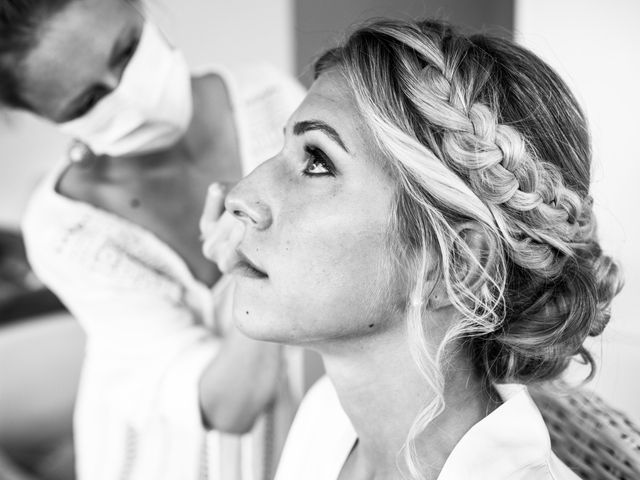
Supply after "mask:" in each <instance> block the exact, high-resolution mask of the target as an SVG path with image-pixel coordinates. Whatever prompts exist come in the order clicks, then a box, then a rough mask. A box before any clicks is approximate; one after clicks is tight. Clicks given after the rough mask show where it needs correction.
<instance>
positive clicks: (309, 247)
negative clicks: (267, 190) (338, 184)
mask: <svg viewBox="0 0 640 480" xmlns="http://www.w3.org/2000/svg"><path fill="white" fill-rule="evenodd" d="M312 203H313V205H315V208H314V211H313V212H311V211H309V210H308V209H307V208H305V207H304V206H303V204H301V203H300V202H298V203H296V205H297V206H298V208H296V209H295V210H294V209H292V210H291V211H286V212H282V214H281V216H280V218H286V220H287V221H286V222H285V223H282V224H281V225H279V226H277V228H276V231H275V232H272V234H271V235H270V241H269V243H268V244H265V245H264V247H263V251H262V252H261V251H260V250H261V249H258V250H257V251H255V252H254V253H255V254H256V255H257V256H258V257H260V256H261V255H266V256H267V257H268V258H269V260H270V262H269V280H268V281H267V282H262V283H260V282H255V281H253V283H252V281H251V280H247V281H246V282H245V285H240V288H239V291H238V293H237V297H236V299H237V302H236V305H237V306H238V309H237V312H236V317H237V318H238V320H239V325H240V327H241V328H242V329H243V330H244V331H245V333H248V334H250V335H252V336H256V333H258V335H257V336H259V337H260V338H263V339H271V340H277V341H284V342H286V343H305V342H312V341H317V340H322V339H325V338H336V337H341V336H345V335H354V334H357V332H358V331H361V330H362V331H365V332H366V331H367V330H368V329H369V328H372V327H370V325H372V324H373V325H374V326H377V325H378V324H379V323H380V322H383V321H386V320H387V319H388V318H389V317H390V314H389V308H390V307H389V305H390V304H391V303H392V302H390V301H389V294H388V292H389V291H390V283H391V279H390V271H391V269H390V268H389V266H388V264H389V261H388V256H389V254H388V250H387V228H388V225H387V220H386V217H385V216H384V215H383V214H381V212H384V211H385V208H384V205H380V206H378V207H377V208H378V210H376V207H375V206H374V205H371V204H368V205H367V204H361V205H360V206H359V207H357V206H355V205H354V204H353V203H352V204H351V206H349V207H345V202H340V207H339V208H338V206H335V207H332V206H331V205H327V204H324V205H325V206H324V207H323V208H321V209H319V208H318V207H317V206H318V203H314V202H309V204H312ZM272 242H273V243H272ZM243 306H244V307H246V308H243ZM254 313H255V317H254ZM252 317H254V318H252ZM256 322H258V323H257V324H256Z"/></svg>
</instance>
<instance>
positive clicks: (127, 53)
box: [120, 38, 140, 62]
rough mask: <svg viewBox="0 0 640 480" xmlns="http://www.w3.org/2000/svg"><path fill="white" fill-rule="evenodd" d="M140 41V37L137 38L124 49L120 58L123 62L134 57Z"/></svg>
mask: <svg viewBox="0 0 640 480" xmlns="http://www.w3.org/2000/svg"><path fill="white" fill-rule="evenodd" d="M139 41H140V39H139V38H136V39H135V40H134V41H133V42H131V43H130V44H129V45H128V46H127V48H125V49H124V50H123V52H122V54H121V55H120V59H121V61H122V62H127V61H129V60H131V57H133V54H134V53H136V50H137V48H138V42H139Z"/></svg>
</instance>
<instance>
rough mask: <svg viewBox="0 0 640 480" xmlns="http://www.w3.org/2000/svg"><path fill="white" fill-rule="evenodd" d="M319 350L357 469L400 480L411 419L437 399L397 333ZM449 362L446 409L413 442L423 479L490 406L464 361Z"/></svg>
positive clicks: (434, 471)
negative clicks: (351, 436)
mask: <svg viewBox="0 0 640 480" xmlns="http://www.w3.org/2000/svg"><path fill="white" fill-rule="evenodd" d="M399 323H402V322H399ZM353 343H354V342H350V345H344V347H345V348H340V349H339V351H336V349H333V350H332V351H331V352H330V353H327V352H322V354H323V359H324V362H325V366H326V369H327V374H328V375H329V377H330V378H331V380H332V382H333V384H334V385H335V388H336V390H337V392H338V396H339V398H340V402H341V404H342V407H343V408H344V410H345V412H346V413H347V415H348V416H349V418H350V420H351V422H352V424H353V426H354V428H355V430H356V433H357V435H358V444H357V447H356V449H355V450H354V453H353V455H355V457H356V460H354V462H355V463H357V465H358V466H357V467H356V468H357V469H358V470H360V471H361V472H362V474H363V475H365V476H366V477H367V478H398V477H399V476H400V471H399V470H398V468H399V467H398V465H400V466H402V465H404V464H405V462H404V461H403V460H402V451H403V447H404V445H405V442H406V440H407V435H408V433H409V430H410V428H411V426H412V425H413V423H414V421H415V419H416V417H417V415H418V414H419V413H421V412H422V411H423V409H424V408H425V407H426V406H427V405H428V404H429V403H430V402H432V401H433V400H434V399H435V398H436V393H435V392H433V391H432V390H431V389H430V387H429V386H428V383H427V381H426V380H425V378H424V376H423V375H422V374H421V373H420V371H419V370H418V367H417V365H416V363H415V362H414V360H413V358H412V357H411V355H410V353H409V345H408V341H407V334H406V331H405V330H404V328H403V325H402V327H401V328H399V329H397V330H396V331H392V332H386V333H384V334H381V335H379V336H373V337H371V338H368V339H365V340H363V339H359V340H358V341H357V345H354V344H353ZM453 362H454V363H453V364H449V365H450V367H451V369H450V371H452V372H455V374H454V375H448V376H447V380H446V385H447V386H446V389H445V392H443V394H444V399H445V409H444V411H443V412H442V413H441V414H440V415H439V416H438V417H437V418H436V419H435V420H433V421H432V422H431V423H430V424H429V425H428V427H427V428H426V430H425V431H424V432H422V433H421V434H420V435H419V436H418V438H417V440H416V447H417V451H418V456H419V463H420V465H423V466H424V465H428V466H429V469H428V470H427V471H425V472H424V474H425V475H426V477H425V478H428V479H435V478H437V475H438V473H439V472H440V470H441V469H442V466H443V465H444V463H445V461H446V459H447V457H448V456H449V454H450V453H451V451H452V450H453V448H454V446H455V445H456V444H457V443H458V441H459V440H460V439H461V438H462V436H463V435H464V434H465V433H466V432H467V431H468V430H469V428H471V426H473V425H474V424H475V423H477V422H478V421H480V420H481V419H482V418H484V417H485V416H486V415H487V413H488V412H489V411H490V410H491V409H492V405H491V402H490V400H489V399H488V395H487V394H486V393H484V392H483V391H482V388H481V386H480V382H479V380H478V379H477V378H476V376H475V375H473V374H472V373H471V369H470V368H469V365H467V364H466V362H465V361H464V360H463V359H462V358H455V359H453Z"/></svg>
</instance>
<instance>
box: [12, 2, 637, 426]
mask: <svg viewBox="0 0 640 480" xmlns="http://www.w3.org/2000/svg"><path fill="white" fill-rule="evenodd" d="M149 10H150V12H151V13H152V15H153V16H154V17H155V18H156V19H157V20H158V22H159V23H160V24H161V25H162V26H163V27H164V29H165V30H166V31H167V33H168V34H169V36H170V37H171V38H172V40H174V42H175V43H176V44H177V45H179V46H180V47H181V48H182V49H183V50H184V51H185V53H186V55H187V58H188V59H189V61H190V62H191V64H192V65H193V66H198V65H206V64H210V63H226V64H238V63H243V62H246V61H248V62H251V61H254V60H255V59H258V60H265V61H268V62H271V63H273V64H275V65H276V66H279V67H280V68H282V69H284V70H286V71H289V72H291V73H296V74H300V75H301V78H302V79H303V81H305V82H308V76H304V75H303V73H304V72H305V70H306V68H307V66H308V65H309V63H310V62H311V60H312V57H313V56H314V55H315V54H316V53H317V52H319V51H320V50H321V49H323V48H326V47H328V46H331V45H332V44H333V43H334V42H335V41H336V40H338V39H339V38H340V37H341V35H342V33H343V31H344V29H345V28H347V27H349V26H350V25H352V24H353V23H354V22H357V21H359V20H362V19H365V18H369V17H372V16H394V17H401V18H402V17H404V18H406V17H415V16H421V17H422V16H437V17H440V18H445V19H448V20H450V21H451V22H453V23H458V24H462V25H464V26H466V27H470V28H473V29H476V28H482V29H484V30H488V31H490V32H493V33H497V34H500V35H507V36H510V35H511V33H510V32H511V31H515V36H516V38H517V39H518V41H520V42H522V43H523V44H524V45H526V46H528V47H530V48H532V49H533V50H534V51H536V52H537V53H538V54H540V55H541V56H542V57H543V58H545V59H546V60H547V61H549V62H550V63H551V64H552V65H553V66H554V67H556V68H557V69H558V70H559V71H560V72H561V74H562V75H563V76H564V77H565V79H566V80H567V81H568V82H569V83H570V84H571V85H572V86H573V88H574V90H575V91H576V92H577V94H578V96H579V98H580V100H581V102H582V104H583V105H584V107H585V109H586V111H587V114H588V116H589V118H590V120H591V124H592V130H593V134H594V135H593V139H594V152H595V168H594V178H595V183H594V196H595V198H596V208H597V210H598V214H599V217H600V229H601V236H602V239H603V243H604V246H605V248H607V250H609V251H610V252H611V253H613V254H614V255H616V256H617V257H618V258H619V259H620V260H621V261H622V263H623V265H624V267H625V271H626V277H627V286H626V288H625V291H624V293H623V294H622V295H621V297H620V299H619V301H618V302H617V304H616V307H615V309H614V312H613V320H612V322H611V328H610V329H609V330H608V331H607V332H606V334H605V336H604V339H603V340H598V341H596V342H594V343H593V348H594V350H595V352H596V354H597V355H598V356H599V357H601V360H602V368H601V372H600V374H599V376H598V377H597V379H596V381H595V382H594V384H593V385H594V388H595V389H596V390H598V391H599V392H600V393H602V394H603V395H604V396H605V397H606V398H607V399H608V400H609V401H610V402H611V403H613V404H614V405H618V406H620V407H621V408H624V409H625V410H626V411H627V412H629V413H630V414H631V415H632V416H633V417H634V418H635V419H636V420H638V421H640V401H638V400H639V399H640V385H639V384H638V382H637V381H636V379H637V373H636V371H637V370H638V369H639V368H640V321H638V320H636V318H635V317H636V315H635V312H636V308H635V304H634V299H635V297H636V296H637V295H638V294H640V254H638V252H637V251H635V250H634V249H633V248H632V242H633V238H634V237H637V236H638V235H639V234H640V220H639V215H638V214H637V213H636V209H637V206H638V205H640V187H639V186H638V182H639V181H640V158H639V154H640V147H639V146H638V142H637V140H636V137H637V131H638V129H639V127H640V122H638V120H637V112H638V111H640V95H639V94H638V92H637V89H638V87H637V85H640V65H639V61H640V60H639V59H640V56H639V55H638V54H637V50H638V48H639V47H640V29H638V25H639V24H640V2H638V1H637V0H609V1H608V2H602V1H600V0H561V1H558V0H449V1H444V0H442V1H428V0H322V1H318V0H315V1H314V0H269V1H268V2H265V1H264V0H234V1H232V2H222V1H219V0H213V1H212V0H180V1H176V0H149ZM66 141H67V140H66V139H64V138H62V137H61V136H59V135H58V134H57V133H56V132H55V130H54V129H53V128H52V127H51V126H50V125H47V124H44V123H42V122H39V121H37V120H35V119H33V118H31V117H29V116H28V115H18V114H0V226H17V225H18V223H19V219H20V216H21V214H22V211H23V208H24V205H25V202H26V199H27V197H28V195H29V192H30V191H31V189H32V188H33V186H34V185H35V183H36V182H37V180H38V179H39V178H40V177H41V175H42V174H43V173H44V172H45V171H46V169H47V168H48V166H49V165H51V164H52V163H53V162H55V161H56V160H57V159H58V158H59V157H60V156H61V155H64V152H65V148H66ZM318 372H319V366H318V364H317V359H315V358H314V357H310V358H309V361H308V374H309V376H310V378H311V377H313V376H315V375H317V374H318Z"/></svg>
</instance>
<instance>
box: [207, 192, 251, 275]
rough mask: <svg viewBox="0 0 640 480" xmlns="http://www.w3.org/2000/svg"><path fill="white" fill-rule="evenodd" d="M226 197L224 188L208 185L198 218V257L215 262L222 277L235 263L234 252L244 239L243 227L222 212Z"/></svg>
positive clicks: (236, 258) (235, 255) (236, 256)
mask: <svg viewBox="0 0 640 480" xmlns="http://www.w3.org/2000/svg"><path fill="white" fill-rule="evenodd" d="M226 195H227V187H226V186H224V185H222V184H220V183H214V184H212V185H211V186H210V187H209V190H208V191H207V199H206V200H205V204H204V210H203V212H202V216H201V217H200V234H201V238H202V240H203V243H202V253H203V254H204V256H205V257H207V258H208V259H209V260H212V261H213V262H215V263H216V264H217V265H218V268H219V269H220V271H221V272H222V273H227V272H228V271H229V270H230V269H231V268H232V267H233V266H234V265H235V264H236V263H238V260H239V259H238V254H237V252H236V248H237V247H238V244H239V243H240V241H241V240H242V236H243V235H244V224H243V223H242V222H241V221H240V220H238V219H237V218H236V217H234V216H233V215H232V214H231V213H229V212H227V211H225V209H224V199H225V197H226Z"/></svg>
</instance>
